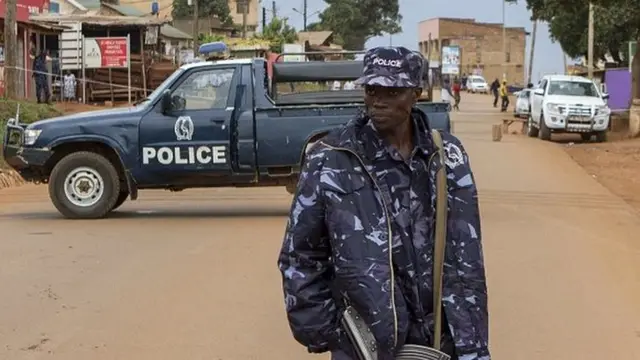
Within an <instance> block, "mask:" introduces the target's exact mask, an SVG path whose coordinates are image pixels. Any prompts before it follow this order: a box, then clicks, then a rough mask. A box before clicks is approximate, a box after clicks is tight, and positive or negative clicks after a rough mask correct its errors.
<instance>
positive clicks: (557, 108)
mask: <svg viewBox="0 0 640 360" xmlns="http://www.w3.org/2000/svg"><path fill="white" fill-rule="evenodd" d="M547 111H549V112H551V113H555V114H561V113H562V111H561V110H560V105H559V104H553V103H548V104H547Z"/></svg>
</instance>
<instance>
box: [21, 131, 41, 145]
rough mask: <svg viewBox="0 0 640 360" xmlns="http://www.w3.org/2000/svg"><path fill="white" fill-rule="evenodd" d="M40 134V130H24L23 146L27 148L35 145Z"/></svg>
mask: <svg viewBox="0 0 640 360" xmlns="http://www.w3.org/2000/svg"><path fill="white" fill-rule="evenodd" d="M41 132H42V130H41V129H26V130H25V131H24V144H25V145H27V146H31V145H33V144H35V142H36V140H38V137H39V136H40V133H41Z"/></svg>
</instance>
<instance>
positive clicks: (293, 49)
mask: <svg viewBox="0 0 640 360" xmlns="http://www.w3.org/2000/svg"><path fill="white" fill-rule="evenodd" d="M282 52H283V53H285V54H286V53H301V52H304V45H302V44H283V45H282ZM282 61H284V62H290V61H307V57H306V56H304V55H284V56H283V57H282Z"/></svg>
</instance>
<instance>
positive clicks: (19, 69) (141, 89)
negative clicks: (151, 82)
mask: <svg viewBox="0 0 640 360" xmlns="http://www.w3.org/2000/svg"><path fill="white" fill-rule="evenodd" d="M4 68H5V69H16V70H18V71H24V72H27V73H33V74H43V75H49V76H57V77H59V78H60V82H61V83H64V75H62V76H63V77H61V76H60V74H56V73H50V72H46V71H36V70H29V69H26V68H21V67H17V66H4ZM76 81H77V82H79V83H80V84H82V82H83V81H84V82H85V83H87V84H89V83H92V84H100V85H107V86H112V87H114V88H123V89H129V86H127V85H118V84H113V83H108V82H104V81H96V80H89V79H86V78H85V79H82V78H78V77H76ZM144 90H145V89H144V88H139V87H134V86H132V87H131V91H144ZM151 90H153V89H147V91H151Z"/></svg>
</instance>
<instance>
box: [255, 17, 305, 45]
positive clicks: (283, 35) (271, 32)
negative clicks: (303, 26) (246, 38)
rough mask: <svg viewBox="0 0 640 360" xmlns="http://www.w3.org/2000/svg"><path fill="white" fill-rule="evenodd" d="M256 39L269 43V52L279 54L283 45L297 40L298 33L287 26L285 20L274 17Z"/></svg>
mask: <svg viewBox="0 0 640 360" xmlns="http://www.w3.org/2000/svg"><path fill="white" fill-rule="evenodd" d="M256 37H258V38H260V39H263V40H267V41H269V43H270V44H271V45H270V50H271V51H273V52H276V53H281V52H282V47H283V45H284V44H291V43H295V42H296V41H297V40H298V33H297V32H296V29H295V28H294V27H292V26H289V24H287V19H286V18H285V19H282V18H279V17H274V18H273V19H272V20H271V22H269V23H268V24H267V26H265V28H264V29H263V30H262V34H259V35H256Z"/></svg>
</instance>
